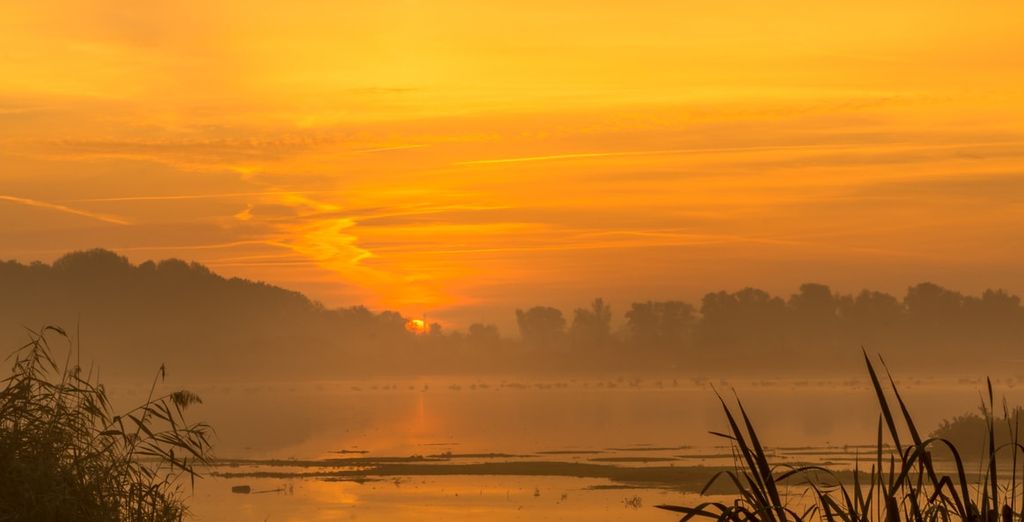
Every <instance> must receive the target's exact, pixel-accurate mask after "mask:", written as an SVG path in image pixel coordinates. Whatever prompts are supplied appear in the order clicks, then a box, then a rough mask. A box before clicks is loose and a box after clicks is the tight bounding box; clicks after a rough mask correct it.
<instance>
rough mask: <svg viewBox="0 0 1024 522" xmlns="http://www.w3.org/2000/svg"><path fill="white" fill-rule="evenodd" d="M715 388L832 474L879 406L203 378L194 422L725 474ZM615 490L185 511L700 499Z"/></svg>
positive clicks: (470, 481) (271, 502)
mask: <svg viewBox="0 0 1024 522" xmlns="http://www.w3.org/2000/svg"><path fill="white" fill-rule="evenodd" d="M995 384H996V388H997V390H998V392H1000V393H1002V394H1003V395H1005V396H1006V398H1007V400H1008V401H1009V402H1010V403H1011V404H1017V403H1020V402H1021V399H1022V398H1024V397H1022V395H1024V394H1022V393H1021V391H1022V390H1024V387H1021V386H1019V384H1020V383H1019V382H1017V381H1014V380H1003V381H997V382H996V383H995ZM712 385H713V386H714V387H715V388H716V389H718V390H719V391H720V392H721V393H722V394H723V395H725V396H727V397H731V395H732V391H733V389H735V391H736V393H737V394H738V395H739V396H740V397H741V398H742V400H743V401H744V405H745V406H746V408H747V411H748V413H749V414H750V415H751V417H752V419H753V421H754V423H755V425H756V426H757V428H758V430H759V434H760V436H761V438H762V441H763V442H764V443H765V444H766V445H770V446H772V447H774V448H776V449H775V451H776V454H777V459H778V460H780V461H781V460H786V459H788V460H789V461H790V462H797V461H815V462H820V461H822V460H830V461H833V462H838V463H840V464H839V465H842V462H843V461H844V459H845V461H846V462H849V461H850V460H852V459H851V458H849V457H852V456H853V455H855V454H856V452H857V451H870V450H858V449H857V448H855V447H853V445H857V444H870V443H871V442H872V441H873V440H874V437H875V430H876V428H877V422H878V409H877V404H876V400H875V397H874V395H873V392H872V391H871V389H870V387H869V385H868V383H867V382H866V381H864V380H821V381H814V380H809V381H792V380H778V381H772V380H762V381H734V382H726V381H717V380H716V381H714V382H708V381H703V380H692V379H685V380H684V379H682V378H676V379H671V378H669V379H660V380H659V379H644V380H638V379H629V378H612V379H595V378H591V379H576V380H569V379H565V380H550V379H549V380H527V379H514V378H506V379H500V378H485V379H465V378H452V377H447V378H446V377H436V378H420V379H414V380H397V379H395V380H376V381H344V382H341V381H338V382H319V383H262V384H233V385H230V384H218V385H199V386H192V388H193V389H195V390H197V391H198V392H200V394H201V395H202V397H203V399H204V404H203V405H202V406H201V407H198V408H196V409H195V410H194V411H192V412H191V415H190V417H192V418H196V419H199V418H201V419H203V420H206V421H208V422H210V423H211V424H212V425H214V426H215V428H216V430H217V445H216V454H217V456H218V457H222V458H240V459H268V458H274V459H330V458H380V457H409V456H413V455H417V456H426V457H430V456H442V457H443V456H446V455H449V454H450V455H453V456H454V457H455V459H454V460H455V461H456V462H459V463H463V462H485V461H486V462H513V461H538V460H542V461H561V462H583V463H599V464H605V465H616V466H700V465H706V466H715V465H725V464H728V463H729V462H731V459H730V458H728V457H722V454H723V453H726V454H727V453H728V449H727V448H723V447H722V441H721V439H718V438H716V437H714V436H712V435H710V434H709V433H708V431H709V430H724V429H725V428H726V426H725V424H724V421H723V418H722V412H721V406H720V405H719V403H718V402H717V399H716V398H715V394H714V391H713V390H712ZM900 385H901V391H902V392H903V394H904V398H905V399H906V400H907V402H908V404H909V406H910V408H911V411H912V413H913V414H914V416H915V420H916V422H917V423H918V425H919V426H922V427H925V429H928V430H930V429H932V428H933V427H934V426H936V425H937V424H938V422H939V421H940V420H941V419H943V418H948V417H951V416H953V415H957V414H961V413H965V412H968V411H974V410H975V409H976V408H977V406H978V404H979V400H980V399H979V390H980V389H981V388H982V386H983V383H981V382H979V381H949V380H945V381H939V380H905V381H902V382H901V383H900ZM139 393H140V391H139V390H138V389H120V390H118V391H117V392H116V393H115V399H117V400H118V401H124V402H125V403H127V402H129V401H131V400H132V399H134V398H136V397H137V396H138V395H139ZM806 447H813V448H819V449H820V448H825V451H818V450H816V449H810V450H808V449H804V448H806ZM480 454H484V455H480ZM492 454H499V455H492ZM467 455H468V456H467ZM716 455H717V456H716ZM460 459H461V460H460ZM251 468H253V467H251V466H250V467H247V469H251ZM256 468H259V467H258V466H257V467H256ZM266 468H267V469H272V470H273V471H279V472H280V471H295V472H302V471H307V470H306V469H304V468H303V467H301V466H290V467H282V466H269V467H266ZM225 469H227V468H225ZM221 471H224V469H221ZM227 471H231V469H227ZM709 474H710V473H709ZM243 484H244V485H248V486H250V487H251V488H252V489H253V490H254V491H268V492H266V493H256V494H249V495H241V494H233V493H231V491H230V490H231V486H233V485H243ZM623 486H624V485H623V484H617V483H614V482H612V481H609V480H608V479H603V478H577V477H557V476H555V477H552V476H513V475H469V476H467V475H442V476H408V477H403V476H396V477H380V478H378V479H376V480H372V481H367V482H362V483H358V482H351V481H345V482H342V481H328V480H323V479H310V478H300V477H276V478H253V477H237V478H223V477H216V476H213V477H208V478H206V479H204V480H203V481H201V482H200V483H199V485H198V486H197V490H196V493H195V495H194V497H193V499H192V502H191V504H192V506H193V512H194V513H195V515H196V519H197V520H356V519H358V520H390V521H403V520H414V519H415V520H424V519H427V520H432V519H441V520H675V519H676V517H674V516H673V515H672V514H671V513H667V512H663V511H660V510H657V509H654V508H653V506H654V505H655V504H660V503H684V504H685V503H692V502H694V501H695V500H696V498H695V496H694V495H692V494H687V493H683V492H680V491H671V490H669V489H668V488H662V487H648V488H636V487H630V488H626V487H623Z"/></svg>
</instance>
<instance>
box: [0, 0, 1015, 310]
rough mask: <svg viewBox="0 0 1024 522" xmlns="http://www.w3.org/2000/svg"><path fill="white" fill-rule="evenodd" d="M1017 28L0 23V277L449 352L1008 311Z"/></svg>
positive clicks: (716, 20) (468, 8) (408, 7)
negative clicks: (419, 337)
mask: <svg viewBox="0 0 1024 522" xmlns="http://www.w3.org/2000/svg"><path fill="white" fill-rule="evenodd" d="M1021 20H1024V3H1021V2H1017V1H992V2H936V1H929V2H924V1H921V2H898V3H894V2H870V1H858V2H845V3H844V4H843V5H840V4H839V3H837V2H810V1H808V2H796V1H779V2H683V1H671V2H670V1H639V2H638V1H635V0H633V1H628V2H626V1H613V0H608V1H603V2H592V1H551V0H547V1H544V2H540V1H524V0H519V1H508V2H505V1H488V2H479V1H441V0H437V1H414V0H407V1H400V2H385V1H366V2H359V1H344V2H339V1H323V2H260V1H251V0H249V1H246V2H213V1H209V0H203V1H192V0H182V1H178V2H114V1H96V0H90V1H62V2H48V1H33V2H15V1H4V0H0V129H2V132H0V219H2V222H3V223H4V225H3V227H0V256H2V257H3V258H14V259H19V260H22V261H28V260H34V259H42V260H46V261H49V260H52V259H53V258H54V257H56V256H57V255H59V254H60V253H63V252H65V251H68V250H72V249H80V248H89V247H95V246H101V247H106V248H112V249H115V250H118V251H119V252H122V253H124V254H125V255H128V256H129V257H130V258H131V259H132V260H134V261H142V260H145V259H150V258H164V257H172V256H173V257H182V258H187V259H195V260H199V261H201V262H203V263H206V264H208V265H210V266H211V267H212V268H213V269H215V270H216V271H218V272H220V273H222V274H225V275H238V276H244V277H250V278H255V279H261V280H266V281H270V282H273V283H277V284H281V285H283V286H287V287H291V288H296V289H300V290H302V291H304V292H306V293H308V294H310V295H311V296H312V297H314V298H317V299H320V300H322V301H324V302H325V303H327V304H329V305H347V304H355V303H367V304H369V305H371V306H374V307H387V308H392V309H397V310H400V311H402V312H404V313H406V314H408V315H412V316H419V315H421V314H423V313H427V314H428V315H430V316H432V317H434V318H439V319H444V320H447V321H449V322H450V323H451V324H453V325H456V326H458V325H462V324H464V323H465V322H466V321H467V320H470V319H474V318H482V319H487V320H494V321H498V322H499V323H501V324H509V321H510V318H511V309H512V308H514V307H517V306H526V305H531V304H539V303H545V304H553V305H557V306H563V307H569V306H572V305H575V304H581V303H583V302H585V301H587V300H589V299H590V298H592V297H595V296H598V295H601V296H604V297H606V298H607V299H609V300H611V302H612V304H613V306H618V312H621V311H622V309H623V307H624V306H625V304H626V303H628V302H629V301H630V300H635V299H647V298H668V297H676V298H685V299H689V300H697V299H699V297H700V295H702V294H703V293H704V292H706V291H710V290H718V289H722V288H727V289H735V288H739V287H742V286H745V285H757V286H760V287H763V288H765V289H767V290H770V291H773V292H779V293H789V292H791V291H792V290H794V289H795V286H796V285H797V284H798V283H800V282H804V281H810V280H814V281H819V282H824V283H829V284H832V285H833V286H835V287H837V288H839V289H841V290H844V291H853V290H856V289H859V288H862V287H865V286H867V287H872V288H879V289H883V290H887V291H892V292H896V293H902V290H903V288H904V287H905V286H906V285H908V284H910V283H913V282H917V281H920V280H927V279H930V280H935V281H936V282H939V283H941V284H945V285H948V286H951V287H954V288H959V289H962V290H965V291H969V292H977V291H979V290H981V289H983V288H985V287H988V286H1001V287H1005V288H1008V289H1010V290H1012V291H1016V292H1024V270H1022V269H1021V261H1022V259H1024V255H1022V254H1024V233H1022V231H1024V226H1022V225H1024V161H1022V160H1024V31H1021V30H1020V21H1021Z"/></svg>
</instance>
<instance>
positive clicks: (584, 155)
mask: <svg viewBox="0 0 1024 522" xmlns="http://www.w3.org/2000/svg"><path fill="white" fill-rule="evenodd" d="M996 145H1020V142H1019V141H997V142H980V143H974V142H971V143H953V144H949V143H944V144H935V145H927V144H921V143H914V142H910V141H900V142H884V143H870V142H867V143H820V144H802V145H755V146H744V147H697V148H682V149H654V150H634V151H617V152H575V153H566V154H549V155H542V156H517V157H512V158H495V159H483V160H471V161H460V162H457V163H456V165H495V164H502V163H528V162H535V161H559V160H573V159H589V158H614V157H628V156H668V155H675V154H715V153H735V152H773V151H789V150H812V151H814V150H852V149H863V148H877V147H885V148H900V147H913V148H915V149H956V148H962V147H974V146H996Z"/></svg>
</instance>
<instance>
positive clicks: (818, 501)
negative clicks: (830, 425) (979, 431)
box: [657, 352, 1024, 522]
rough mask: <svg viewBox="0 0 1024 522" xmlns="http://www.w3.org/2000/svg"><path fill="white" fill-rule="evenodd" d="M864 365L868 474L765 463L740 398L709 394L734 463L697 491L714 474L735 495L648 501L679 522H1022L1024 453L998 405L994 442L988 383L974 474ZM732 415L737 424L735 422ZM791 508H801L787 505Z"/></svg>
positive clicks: (1013, 424)
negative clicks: (868, 394) (731, 401)
mask: <svg viewBox="0 0 1024 522" xmlns="http://www.w3.org/2000/svg"><path fill="white" fill-rule="evenodd" d="M864 361H865V363H866V365H867V370H868V374H869V375H870V377H871V384H872V387H873V389H874V392H875V396H876V397H877V399H878V403H879V408H880V410H881V414H880V416H879V420H878V435H877V441H876V449H875V452H874V455H873V456H872V459H871V460H872V461H873V462H870V467H869V469H868V470H862V469H861V467H862V463H861V462H859V461H858V462H857V463H856V464H855V465H854V469H853V470H852V471H848V472H840V471H835V470H830V469H827V468H825V467H823V466H813V465H812V466H791V465H775V466H772V465H771V464H769V462H768V457H767V454H766V452H765V450H764V447H763V446H762V445H761V442H760V440H759V439H758V437H757V433H756V431H755V430H754V426H753V424H752V423H751V421H750V418H749V417H748V416H747V412H746V410H745V409H744V408H743V404H742V403H741V402H740V401H739V399H738V398H737V407H738V413H739V415H738V417H737V415H735V414H734V411H733V410H732V409H731V408H730V407H729V406H728V405H727V404H726V402H725V400H724V399H722V397H721V395H718V399H719V401H720V402H721V404H722V408H723V410H724V412H725V416H726V419H727V420H728V423H729V432H728V433H716V432H712V433H713V434H715V435H718V436H720V437H724V438H726V439H728V440H730V441H731V443H732V445H733V447H734V451H735V453H736V456H737V465H736V468H735V469H734V470H729V471H723V472H720V473H717V474H716V475H715V476H714V477H712V478H711V480H710V481H709V482H708V484H707V485H706V486H705V487H704V490H703V491H701V494H702V495H704V494H706V493H707V492H708V491H709V489H710V488H711V486H712V485H713V484H714V483H716V482H717V481H718V480H728V481H729V482H730V484H731V486H732V487H734V488H735V490H736V491H737V496H736V497H735V498H734V499H733V500H731V501H730V502H727V503H726V502H704V503H700V504H698V505H696V506H674V505H659V506H657V507H658V508H660V509H664V510H668V511H673V512H676V513H682V514H683V517H682V519H681V521H687V520H690V519H692V518H695V517H699V518H711V519H716V520H720V521H735V522H740V521H767V522H788V521H793V522H800V521H804V520H823V521H828V522H840V521H841V522H868V521H872V520H875V521H879V522H881V521H885V522H896V521H900V520H910V521H915V522H924V521H948V520H965V521H969V522H989V521H993V522H995V521H997V520H1001V521H1002V522H1013V521H1020V522H1024V512H1022V511H1024V491H1022V487H1021V486H1022V485H1021V484H1018V476H1017V472H1018V459H1017V456H1018V452H1020V453H1021V454H1024V445H1022V444H1021V442H1020V438H1019V435H1020V425H1019V422H1018V420H1017V419H1019V416H1018V415H1013V416H1012V417H1011V415H1010V414H1009V412H1008V411H1005V410H1007V408H1006V407H1005V405H1004V415H1003V419H1004V420H1005V421H1006V424H1007V426H1006V428H1005V431H1006V432H1008V434H1009V440H1008V441H1007V442H1005V443H1002V444H999V445H997V444H996V433H997V430H996V421H995V416H994V414H993V410H994V400H993V394H992V382H991V381H988V396H987V399H988V400H987V402H985V401H984V400H983V404H982V415H983V420H984V423H985V433H986V441H985V451H984V461H983V463H982V468H981V471H979V472H976V473H974V474H970V475H969V474H968V473H967V471H966V469H965V468H964V463H963V459H962V458H961V452H960V451H959V450H958V448H957V446H956V444H954V443H953V442H951V441H950V440H947V439H945V438H942V437H932V438H928V439H922V437H921V435H920V432H919V431H918V429H917V427H916V426H915V424H914V421H913V419H912V418H911V415H910V412H909V411H908V409H907V406H906V403H904V401H903V398H902V396H900V392H899V389H898V388H897V386H896V382H895V380H894V379H893V378H892V375H891V374H890V373H889V370H888V368H887V367H886V366H885V362H884V361H882V367H883V368H884V369H885V373H886V378H887V381H888V384H889V387H891V390H892V394H893V397H894V398H895V405H897V406H898V408H899V409H898V413H897V414H895V415H894V413H893V412H894V408H893V407H892V405H891V404H890V401H889V400H888V399H887V397H886V394H885V392H884V390H883V384H882V381H881V380H880V379H879V376H878V373H877V372H876V371H875V366H874V365H873V364H872V363H871V360H870V359H869V358H868V356H867V353H866V352H865V353H864ZM716 394H717V392H716ZM737 418H739V419H740V420H741V421H742V427H741V426H740V422H738V421H737ZM1011 418H1012V420H1011ZM897 419H901V420H902V423H903V424H904V425H905V426H904V429H905V431H904V432H903V433H904V434H907V433H909V435H910V442H908V443H906V444H904V440H902V439H901V438H900V429H899V428H898V427H897V425H898V420H897ZM883 422H884V425H885V428H886V429H885V430H883ZM884 431H888V435H889V438H890V443H885V442H884V441H883V432H884ZM933 448H940V449H941V450H942V451H944V452H948V455H949V457H950V458H951V460H952V462H951V467H950V466H945V467H944V468H941V469H944V470H950V469H951V472H941V471H940V469H939V468H937V467H936V466H935V463H934V461H933V459H932V450H933ZM1000 452H1003V453H1007V452H1008V453H1009V455H1006V457H1009V460H1010V469H1009V472H1008V473H1007V472H1006V471H1004V472H1003V473H1002V475H1000V473H999V471H998V469H997V468H998V463H999V460H998V459H997V455H998V454H999V453H1000ZM1004 461H1005V459H1004ZM863 465H867V463H864V464H863ZM969 476H970V477H971V479H969V478H968V477H969ZM793 482H797V483H799V484H802V485H804V488H802V489H801V491H802V492H803V494H804V495H807V494H809V496H810V500H802V501H798V502H790V499H789V498H788V496H787V495H785V494H783V493H780V492H783V491H786V490H787V489H788V488H789V487H790V485H791V484H792V483H793ZM794 505H800V506H801V507H799V508H794V507H793V506H794ZM1018 509H1021V510H1022V511H1018ZM798 510H799V511H798Z"/></svg>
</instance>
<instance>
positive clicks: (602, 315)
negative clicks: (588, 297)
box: [569, 297, 612, 349]
mask: <svg viewBox="0 0 1024 522" xmlns="http://www.w3.org/2000/svg"><path fill="white" fill-rule="evenodd" d="M569 333H570V336H571V338H572V344H573V347H575V348H582V349H589V348H602V347H607V346H608V344H609V343H610V341H611V333H612V309H611V307H610V306H608V305H607V304H605V302H604V299H601V298H600V297H598V298H597V299H594V300H593V301H592V302H591V303H590V308H589V309H588V308H577V309H576V312H575V313H574V314H573V319H572V328H571V329H570V330H569Z"/></svg>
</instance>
